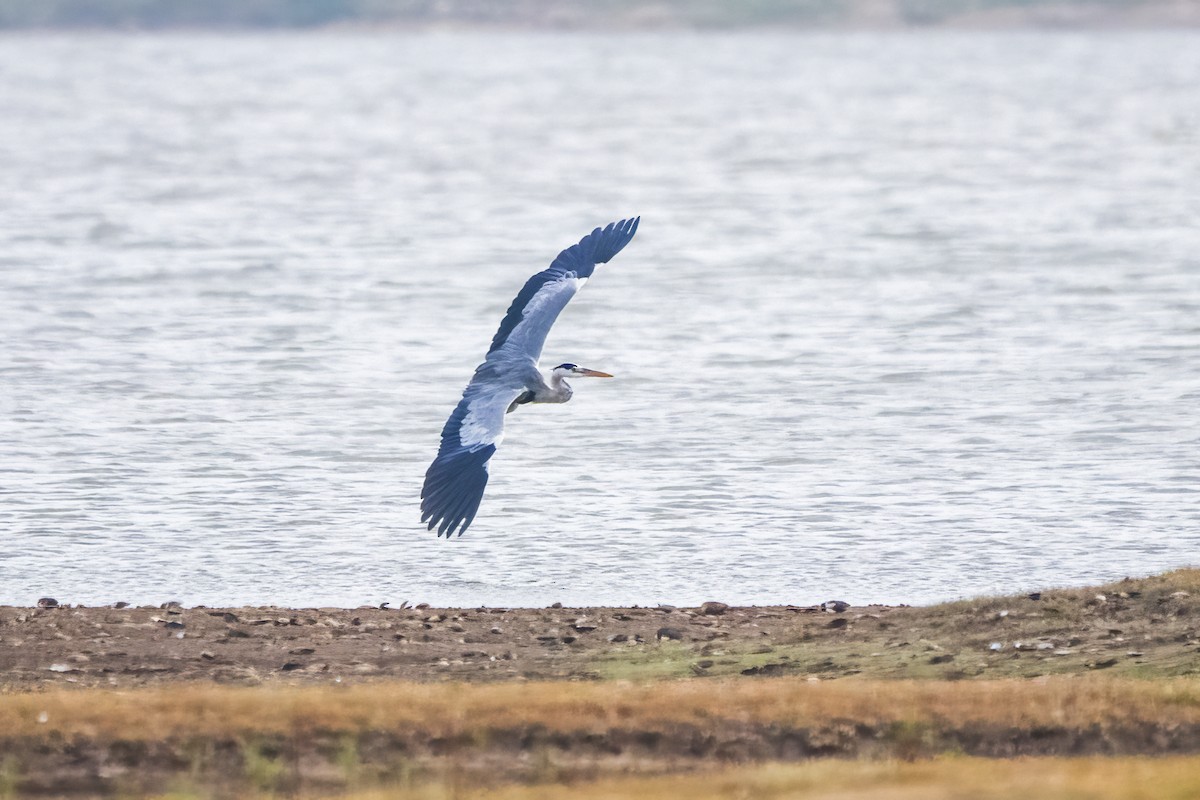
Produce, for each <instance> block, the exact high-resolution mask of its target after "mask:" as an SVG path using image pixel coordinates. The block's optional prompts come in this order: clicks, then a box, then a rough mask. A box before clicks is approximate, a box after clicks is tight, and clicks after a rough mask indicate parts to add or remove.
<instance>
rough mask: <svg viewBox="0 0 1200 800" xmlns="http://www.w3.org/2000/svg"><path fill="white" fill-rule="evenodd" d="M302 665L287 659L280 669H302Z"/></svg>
mask: <svg viewBox="0 0 1200 800" xmlns="http://www.w3.org/2000/svg"><path fill="white" fill-rule="evenodd" d="M303 667H304V665H303V664H300V663H298V662H295V661H289V662H287V663H286V664H284V665H283V666H282V667H280V669H281V670H283V671H284V672H291V671H292V670H297V669H302V668H303Z"/></svg>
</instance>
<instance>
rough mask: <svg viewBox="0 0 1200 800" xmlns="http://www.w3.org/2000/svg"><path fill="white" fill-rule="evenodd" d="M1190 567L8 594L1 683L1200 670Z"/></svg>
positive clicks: (1198, 573)
mask: <svg viewBox="0 0 1200 800" xmlns="http://www.w3.org/2000/svg"><path fill="white" fill-rule="evenodd" d="M1198 625H1200V570H1180V571H1176V572H1172V573H1167V574H1165V575H1161V576H1156V577H1151V578H1144V579H1133V580H1130V579H1127V580H1125V581H1122V582H1119V583H1115V584H1110V585H1107V586H1098V587H1089V588H1084V589H1063V590H1046V591H1044V592H1040V593H1034V594H1031V595H1014V596H1010V597H998V598H985V599H978V600H969V601H961V602H957V603H949V604H944V605H937V606H930V607H923V608H909V607H890V606H865V607H854V606H842V605H840V604H838V605H834V606H826V607H825V608H822V607H820V606H771V607H754V608H725V607H722V606H720V605H719V604H717V605H711V606H708V607H705V608H669V607H663V608H650V609H647V608H545V609H500V608H493V609H488V608H478V609H435V608H409V609H400V610H393V609H378V608H358V609H333V608H321V609H290V608H270V607H265V608H221V609H214V608H203V607H196V608H180V607H174V606H172V607H166V608H158V607H155V608H147V607H140V608H134V607H126V608H120V609H118V608H81V607H69V606H66V605H65V604H64V605H61V606H59V607H57V608H14V607H0V685H2V686H4V687H5V688H7V689H9V690H13V689H32V688H37V687H45V686H49V685H76V686H115V687H132V686H146V685H160V684H164V683H172V682H176V681H216V682H220V683H232V684H246V685H257V684H262V683H276V682H278V683H285V684H314V683H342V682H354V681H362V680H373V679H380V678H397V679H404V680H411V681H422V682H424V681H444V680H455V681H468V682H479V681H505V680H561V679H574V680H581V679H582V680H596V679H612V678H618V679H643V678H647V679H653V678H675V677H691V676H748V677H752V676H765V675H804V676H811V677H814V678H818V679H822V680H829V679H843V678H852V677H859V678H922V679H926V678H940V679H951V680H957V679H964V678H1005V677H1030V676H1037V675H1050V674H1071V673H1087V672H1093V671H1106V672H1107V673H1109V674H1117V675H1135V676H1139V677H1151V676H1171V675H1190V674H1200V656H1198V655H1197V653H1196V650H1197V646H1196V645H1197V636H1198V635H1200V634H1198V631H1197V626H1198Z"/></svg>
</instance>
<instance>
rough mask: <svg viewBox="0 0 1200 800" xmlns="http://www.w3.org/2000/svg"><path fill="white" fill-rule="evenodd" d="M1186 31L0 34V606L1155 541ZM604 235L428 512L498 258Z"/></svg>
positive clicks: (1185, 416)
mask: <svg viewBox="0 0 1200 800" xmlns="http://www.w3.org/2000/svg"><path fill="white" fill-rule="evenodd" d="M1198 75H1200V34H1196V33H1174V34H1173V33H1158V34H1155V33H1142V34H1092V35H1083V34H1068V33H1062V34H1012V33H1007V34H999V35H989V34H895V35H870V34H856V35H845V36H844V35H799V34H797V35H771V34H765V33H760V34H655V35H638V36H625V37H622V36H616V35H612V36H609V35H571V34H517V33H507V34H481V33H480V34H476V33H435V34H428V35H419V34H405V33H394V34H387V35H383V34H379V35H373V34H350V33H345V34H309V35H262V36H259V35H254V36H251V35H244V36H232V37H219V36H204V35H191V36H182V35H166V36H149V35H147V36H137V35H107V36H81V37H70V36H33V37H22V36H7V37H2V38H0V108H2V112H3V113H0V343H2V347H0V602H2V603H17V604H29V603H32V602H33V601H34V600H36V599H37V598H38V597H39V596H41V595H46V594H49V595H53V596H55V597H57V598H58V599H59V600H60V601H63V602H80V603H85V604H93V603H105V602H112V601H116V600H126V601H131V602H155V603H157V602H162V601H165V600H170V599H178V600H181V601H183V602H184V603H185V604H198V603H205V604H222V603H279V604H292V605H313V604H336V605H357V604H360V603H378V602H381V601H385V600H386V601H390V602H392V603H393V604H398V603H399V602H400V601H401V600H405V599H407V600H409V601H410V602H418V601H429V602H432V603H435V604H455V605H459V604H461V605H477V604H486V605H492V606H503V605H542V604H546V603H550V602H553V601H562V602H564V603H567V604H600V603H641V604H654V603H659V602H665V603H674V604H685V603H696V602H700V601H703V600H708V599H716V600H724V601H726V602H732V603H783V602H794V603H811V602H818V601H821V600H827V599H830V598H833V597H837V598H840V599H845V600H847V601H850V602H852V603H862V602H867V601H887V602H925V601H930V600H935V599H940V598H951V597H959V596H963V595H970V594H976V593H982V592H995V591H1015V590H1020V589H1025V588H1034V587H1043V586H1053V585H1070V584H1083V583H1087V582H1091V581H1098V580H1104V579H1109V578H1115V577H1121V576H1123V575H1125V574H1138V573H1147V572H1151V571H1156V570H1161V569H1165V568H1171V567H1176V566H1183V565H1187V564H1197V563H1200V493H1198V492H1200V81H1198V80H1197V76H1198ZM633 214H641V215H642V218H643V219H642V226H641V230H640V232H639V233H638V235H637V237H636V238H635V239H634V241H633V242H632V243H631V244H630V245H629V247H627V248H626V249H625V250H624V251H623V252H622V253H621V254H620V255H619V256H618V257H617V258H616V259H614V260H613V261H612V262H611V263H610V264H608V265H606V266H604V267H602V268H600V269H599V270H598V271H597V274H596V276H595V278H594V279H593V280H592V281H591V282H590V283H589V285H588V287H587V289H586V291H584V292H583V293H582V294H581V295H580V296H579V297H577V298H576V300H575V301H574V303H573V304H572V305H571V307H570V308H568V309H567V311H566V312H565V313H564V314H563V316H562V317H561V318H560V320H559V323H558V325H557V327H556V328H555V330H554V332H553V333H552V335H551V338H550V340H549V343H548V346H547V349H546V353H545V359H546V361H547V362H548V363H549V364H555V363H559V362H561V361H575V362H578V363H580V364H583V365H585V366H588V367H592V368H595V369H601V370H605V371H608V372H613V373H615V374H616V375H617V378H616V379H615V380H611V381H586V380H585V381H579V382H578V383H577V384H576V395H575V399H574V400H573V401H572V402H571V403H569V404H567V405H565V406H543V407H525V408H523V409H521V410H520V411H519V412H517V413H515V414H513V415H511V416H510V417H509V427H508V432H507V439H506V441H505V443H504V445H503V447H502V448H501V449H500V451H499V452H498V454H497V456H496V458H495V459H493V461H492V479H491V485H490V486H489V488H488V492H487V496H486V497H485V499H484V503H483V507H482V509H481V511H480V515H479V517H478V518H477V519H476V521H475V524H474V526H473V527H472V528H471V530H470V531H469V532H468V533H467V535H466V536H465V537H463V538H462V539H455V540H453V541H449V542H447V541H446V540H444V539H436V538H435V537H434V536H433V535H432V534H430V533H427V532H425V530H424V528H423V526H421V525H420V524H419V523H418V517H419V511H418V494H419V491H420V485H421V481H422V476H423V474H424V471H425V468H426V466H427V465H428V463H429V461H430V459H431V458H432V456H433V454H434V453H435V451H436V449H437V444H438V434H439V431H440V429H441V426H442V423H443V422H444V420H445V418H446V416H447V415H448V414H449V412H450V410H451V409H452V408H453V406H454V405H455V403H456V401H457V400H458V396H459V393H460V392H461V390H462V387H463V385H464V384H465V383H466V381H467V379H468V378H469V377H470V375H471V372H472V370H473V369H474V367H475V365H476V364H477V363H478V361H479V360H480V359H481V358H482V356H483V353H484V351H485V350H486V347H487V344H488V342H489V340H490V338H491V336H492V334H493V332H494V331H495V328H496V326H497V325H498V323H499V321H500V318H501V316H502V315H503V312H504V310H505V309H506V308H507V306H508V303H509V302H510V300H511V299H512V297H513V295H514V294H515V293H516V291H517V289H518V288H519V287H520V286H521V284H522V283H523V282H524V280H525V279H526V278H527V277H528V276H529V275H531V274H532V273H534V272H536V271H539V270H541V269H542V268H544V267H545V266H546V265H547V264H548V263H549V262H550V260H551V259H552V258H553V256H554V255H555V254H556V253H557V252H558V251H559V250H560V249H561V248H562V247H564V246H566V245H569V244H571V243H573V242H574V241H576V240H577V239H578V238H579V237H580V236H582V235H583V234H584V233H586V232H587V231H589V230H590V229H591V228H592V227H594V226H596V225H600V224H604V223H607V222H609V221H611V220H614V219H617V218H620V217H623V216H629V215H633Z"/></svg>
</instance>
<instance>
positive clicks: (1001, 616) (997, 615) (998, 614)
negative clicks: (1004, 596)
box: [993, 608, 1008, 619]
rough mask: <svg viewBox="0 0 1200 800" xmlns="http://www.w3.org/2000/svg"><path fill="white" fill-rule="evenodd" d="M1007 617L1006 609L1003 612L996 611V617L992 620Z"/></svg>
mask: <svg viewBox="0 0 1200 800" xmlns="http://www.w3.org/2000/svg"><path fill="white" fill-rule="evenodd" d="M1007 616H1008V609H1007V608H1006V609H1004V610H1003V611H997V612H996V616H995V617H993V619H1004V618H1005V617H1007Z"/></svg>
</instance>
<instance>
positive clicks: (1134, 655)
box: [1125, 650, 1146, 658]
mask: <svg viewBox="0 0 1200 800" xmlns="http://www.w3.org/2000/svg"><path fill="white" fill-rule="evenodd" d="M1125 655H1127V656H1129V657H1130V658H1141V657H1142V656H1144V655H1146V654H1145V653H1143V652H1141V651H1140V650H1130V651H1129V652H1128V653H1126V654H1125Z"/></svg>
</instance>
